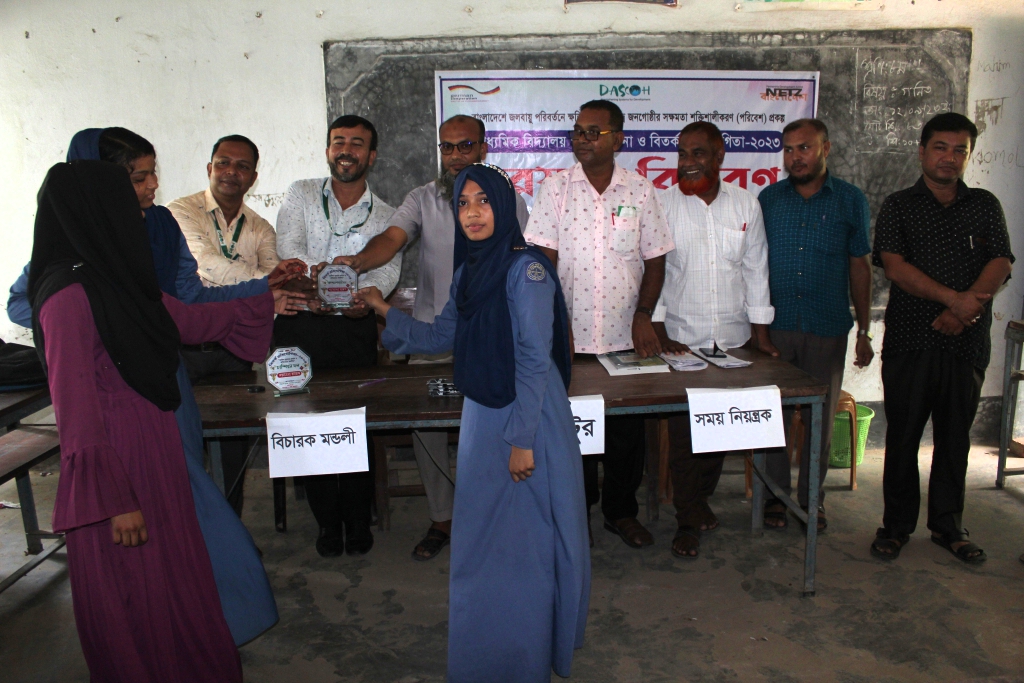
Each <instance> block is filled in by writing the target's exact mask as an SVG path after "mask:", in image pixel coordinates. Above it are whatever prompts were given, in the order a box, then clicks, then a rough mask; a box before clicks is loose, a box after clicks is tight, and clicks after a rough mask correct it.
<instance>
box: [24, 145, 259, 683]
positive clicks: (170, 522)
mask: <svg viewBox="0 0 1024 683" xmlns="http://www.w3.org/2000/svg"><path fill="white" fill-rule="evenodd" d="M142 220H143V219H142V215H141V211H140V208H139V203H138V199H137V198H136V197H135V193H134V191H133V190H132V186H131V182H130V180H129V178H128V174H127V172H126V171H125V170H124V169H123V168H121V167H118V166H115V165H113V164H108V163H104V162H97V161H76V162H72V163H70V164H57V165H56V166H54V167H53V168H52V169H50V172H49V173H48V175H47V178H46V181H45V182H44V184H43V188H42V190H41V191H40V194H39V210H38V213H37V216H36V225H35V243H34V245H33V251H32V269H31V272H30V275H29V296H30V298H31V300H32V304H33V310H34V311H35V318H34V320H33V331H34V334H35V338H36V346H37V348H38V349H39V351H40V354H41V356H42V357H43V360H44V363H45V365H46V366H47V370H48V377H49V384H50V393H51V396H52V397H53V405H54V409H55V412H56V417H57V427H58V431H59V434H60V442H61V472H60V482H59V484H58V488H57V500H56V504H55V506H54V514H53V527H54V529H55V530H57V531H63V532H65V533H66V538H67V552H68V573H69V577H70V581H71V593H72V600H73V603H74V610H75V621H76V625H77V627H78V634H79V638H80V640H81V644H82V650H83V652H84V654H85V659H86V662H87V664H88V666H89V671H90V674H91V679H92V681H93V682H94V683H100V682H107V681H124V682H125V683H127V682H129V681H130V682H132V683H140V682H144V681H145V682H148V681H166V682H168V683H170V682H171V681H174V682H175V683H178V682H181V681H190V682H194V681H209V682H211V683H213V682H214V681H216V682H217V683H224V682H229V681H239V682H240V681H241V680H242V668H241V662H240V660H239V656H238V650H237V649H236V648H235V645H234V642H233V641H232V638H231V633H230V632H229V630H228V626H227V623H226V622H225V620H224V615H223V612H222V610H221V608H220V601H219V599H218V595H217V587H216V585H215V583H214V578H213V572H212V568H211V565H210V559H209V555H208V554H207V550H206V546H205V544H204V542H203V537H202V534H201V532H200V529H199V524H198V521H197V519H196V512H195V507H194V505H193V501H192V494H191V490H190V487H189V480H188V474H187V471H186V468H185V459H184V457H183V453H182V446H181V438H180V435H179V432H178V427H177V423H176V422H175V419H174V413H173V410H174V409H175V408H176V407H177V405H178V403H179V402H180V395H179V393H178V387H177V382H176V380H175V372H176V370H177V362H178V355H177V349H178V345H179V344H180V343H185V344H198V343H201V342H208V341H218V342H220V343H221V344H223V345H224V347H225V348H227V349H228V350H230V351H231V352H232V353H234V354H236V355H238V356H239V357H241V358H244V359H246V360H251V361H254V362H259V361H262V360H263V359H264V358H265V357H266V352H267V348H268V347H269V345H270V337H271V332H272V324H273V313H274V308H275V303H274V297H273V295H272V294H271V293H269V292H268V293H267V294H264V295H261V296H258V297H252V298H250V299H241V300H235V301H231V302H228V303H223V304H201V305H194V306H186V305H185V304H182V303H180V302H178V301H177V300H176V299H174V298H172V297H170V296H168V295H166V294H162V293H161V291H160V289H159V287H158V285H157V279H156V274H155V269H154V266H153V258H152V255H151V254H150V246H149V242H148V239H147V237H146V231H145V229H144V227H143V225H142Z"/></svg>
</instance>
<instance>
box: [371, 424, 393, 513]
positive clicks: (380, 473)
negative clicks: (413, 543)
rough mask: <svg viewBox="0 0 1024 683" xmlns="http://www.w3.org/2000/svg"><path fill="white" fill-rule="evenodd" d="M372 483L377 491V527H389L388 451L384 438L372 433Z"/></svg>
mask: <svg viewBox="0 0 1024 683" xmlns="http://www.w3.org/2000/svg"><path fill="white" fill-rule="evenodd" d="M372 438H373V464H374V470H375V471H374V473H373V479H374V485H375V487H376V491H377V528H378V529H380V530H381V531H390V529H391V501H390V499H389V497H388V453H387V445H386V444H385V441H386V439H384V438H382V437H380V436H377V435H373V437H372Z"/></svg>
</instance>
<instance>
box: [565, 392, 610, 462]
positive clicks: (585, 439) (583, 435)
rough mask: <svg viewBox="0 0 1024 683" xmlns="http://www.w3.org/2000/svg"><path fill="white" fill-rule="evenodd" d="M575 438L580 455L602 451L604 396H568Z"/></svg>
mask: <svg viewBox="0 0 1024 683" xmlns="http://www.w3.org/2000/svg"><path fill="white" fill-rule="evenodd" d="M569 406H570V407H571V408H572V417H573V422H575V423H576V438H578V439H579V440H580V453H581V454H582V455H600V454H601V453H604V396H601V395H600V394H598V395H597V396H570V397H569Z"/></svg>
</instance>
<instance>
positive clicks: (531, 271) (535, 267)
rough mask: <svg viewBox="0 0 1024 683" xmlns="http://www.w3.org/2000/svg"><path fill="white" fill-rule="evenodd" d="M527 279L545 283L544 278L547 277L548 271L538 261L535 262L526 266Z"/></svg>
mask: <svg viewBox="0 0 1024 683" xmlns="http://www.w3.org/2000/svg"><path fill="white" fill-rule="evenodd" d="M526 277H528V278H530V279H531V280H533V281H534V282H544V278H545V277H547V271H546V270H544V266H542V265H541V264H540V263H538V262H537V261H534V262H533V263H531V264H530V265H528V266H526Z"/></svg>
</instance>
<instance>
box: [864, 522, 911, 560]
mask: <svg viewBox="0 0 1024 683" xmlns="http://www.w3.org/2000/svg"><path fill="white" fill-rule="evenodd" d="M907 543H910V536H909V535H907V534H898V535H894V534H893V533H892V532H891V531H889V530H888V529H885V528H882V529H879V530H878V531H876V532H875V540H873V541H872V542H871V556H872V557H877V558H878V559H880V560H885V561H887V562H891V561H892V560H895V559H896V558H897V557H899V556H900V551H901V550H903V546H905V545H906V544H907Z"/></svg>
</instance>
